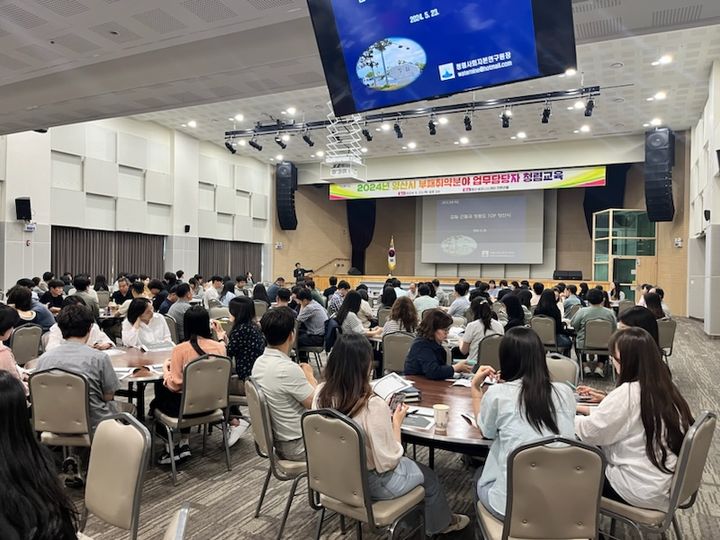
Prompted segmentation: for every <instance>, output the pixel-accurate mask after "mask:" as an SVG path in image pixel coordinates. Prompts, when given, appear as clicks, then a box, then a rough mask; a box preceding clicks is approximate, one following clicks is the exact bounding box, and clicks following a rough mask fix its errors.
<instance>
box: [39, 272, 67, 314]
mask: <svg viewBox="0 0 720 540" xmlns="http://www.w3.org/2000/svg"><path fill="white" fill-rule="evenodd" d="M64 287H65V284H64V283H63V282H62V281H60V280H59V279H51V280H50V281H49V282H48V291H47V292H46V293H45V294H43V295H42V296H41V297H40V303H41V304H44V305H45V306H47V308H48V309H49V310H50V313H52V314H53V315H57V314H58V313H60V310H61V309H62V307H63V288H64Z"/></svg>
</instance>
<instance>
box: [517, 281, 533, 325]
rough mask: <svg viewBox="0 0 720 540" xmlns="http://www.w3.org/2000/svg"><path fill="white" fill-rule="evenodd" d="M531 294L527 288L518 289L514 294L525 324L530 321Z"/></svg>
mask: <svg viewBox="0 0 720 540" xmlns="http://www.w3.org/2000/svg"><path fill="white" fill-rule="evenodd" d="M532 295H533V293H532V292H530V290H529V289H519V290H518V291H517V292H516V293H515V296H517V299H518V300H520V306H521V307H522V310H523V321H524V323H525V324H528V323H529V322H530V319H532V315H533V314H532V310H533V305H532Z"/></svg>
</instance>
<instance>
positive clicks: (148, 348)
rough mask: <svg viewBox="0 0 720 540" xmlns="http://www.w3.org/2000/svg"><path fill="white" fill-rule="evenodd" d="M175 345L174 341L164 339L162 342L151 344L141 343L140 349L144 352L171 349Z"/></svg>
mask: <svg viewBox="0 0 720 540" xmlns="http://www.w3.org/2000/svg"><path fill="white" fill-rule="evenodd" d="M173 347H175V344H174V343H173V342H172V341H164V342H162V343H152V344H150V345H145V344H143V345H141V346H140V349H141V350H142V351H144V352H158V351H171V350H172V349H173Z"/></svg>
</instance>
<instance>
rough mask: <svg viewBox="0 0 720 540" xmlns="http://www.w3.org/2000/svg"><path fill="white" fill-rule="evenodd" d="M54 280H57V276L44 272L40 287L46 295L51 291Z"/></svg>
mask: <svg viewBox="0 0 720 540" xmlns="http://www.w3.org/2000/svg"><path fill="white" fill-rule="evenodd" d="M53 279H55V274H53V273H52V272H43V275H42V281H41V282H40V285H39V287H40V290H42V291H43V292H44V293H46V292H48V291H49V290H50V281H52V280H53ZM58 281H59V280H58Z"/></svg>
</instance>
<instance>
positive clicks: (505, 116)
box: [500, 109, 512, 129]
mask: <svg viewBox="0 0 720 540" xmlns="http://www.w3.org/2000/svg"><path fill="white" fill-rule="evenodd" d="M510 118H512V111H511V110H510V109H505V110H504V111H503V113H502V114H501V115H500V119H501V120H502V127H503V128H504V129H508V128H509V127H510Z"/></svg>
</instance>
